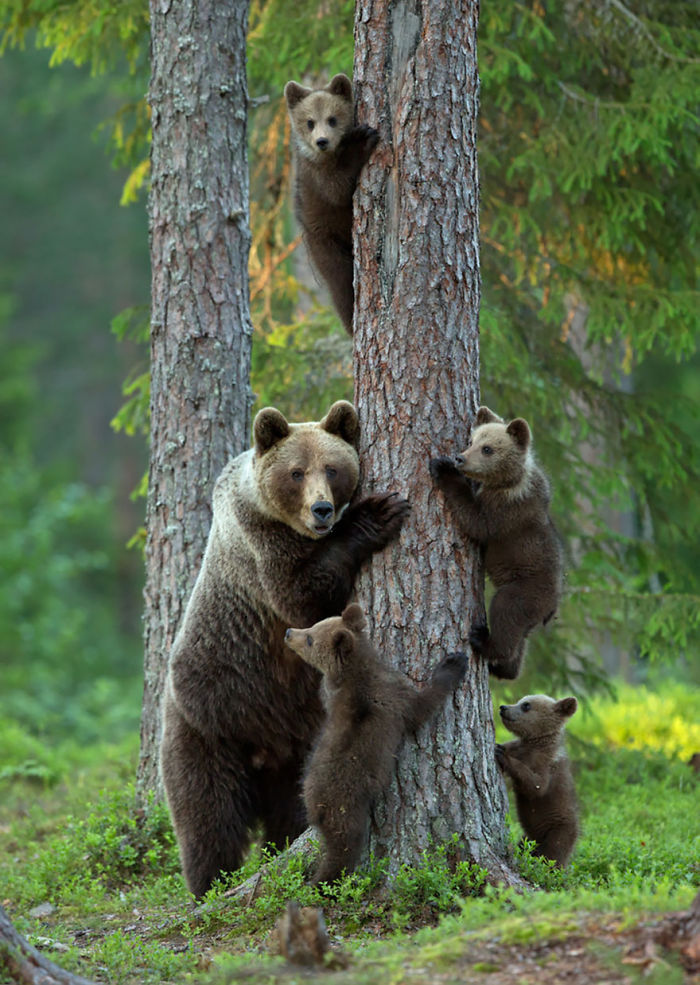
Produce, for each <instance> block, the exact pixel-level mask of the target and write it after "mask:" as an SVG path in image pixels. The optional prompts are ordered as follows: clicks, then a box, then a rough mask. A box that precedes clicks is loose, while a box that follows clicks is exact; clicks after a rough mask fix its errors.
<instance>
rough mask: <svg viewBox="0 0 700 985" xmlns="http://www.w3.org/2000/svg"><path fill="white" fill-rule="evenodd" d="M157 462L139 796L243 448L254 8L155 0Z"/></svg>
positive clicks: (151, 773)
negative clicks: (175, 652) (206, 554)
mask: <svg viewBox="0 0 700 985" xmlns="http://www.w3.org/2000/svg"><path fill="white" fill-rule="evenodd" d="M150 10H151V57H152V74H151V87H150V96H149V101H150V105H151V113H152V116H151V125H152V133H153V148H152V155H151V170H152V175H151V179H152V184H151V196H150V226H151V265H152V315H151V465H150V477H149V493H148V507H147V530H148V536H147V542H146V567H147V572H146V589H145V599H146V611H145V691H144V701H143V712H142V720H141V757H140V763H139V773H138V781H139V790H140V791H141V794H142V795H143V794H144V793H145V792H146V791H148V790H153V789H155V790H159V789H160V784H159V780H158V746H159V742H160V733H161V696H162V692H163V684H164V680H165V672H166V667H167V658H168V653H169V651H170V648H171V645H172V642H173V638H174V635H175V632H176V631H177V628H178V625H179V623H180V621H181V617H182V615H183V611H184V606H185V604H186V601H187V599H188V597H189V594H190V590H191V588H192V585H193V583H194V580H195V577H196V575H197V571H198V569H199V565H200V562H201V558H202V554H203V551H204V547H205V544H206V539H207V534H208V532H209V525H210V520H211V495H212V488H213V484H214V480H215V479H216V477H217V475H218V474H219V472H220V471H221V469H222V468H223V466H224V465H225V463H226V462H227V461H228V459H229V458H231V457H232V456H233V455H236V454H238V453H239V452H240V451H242V450H243V449H244V448H246V447H247V445H248V428H249V419H250V410H251V405H252V398H251V393H250V384H249V370H250V348H251V337H252V326H251V323H250V314H249V307H248V251H249V246H250V231H249V226H248V167H247V155H246V124H247V87H246V72H245V50H246V47H245V46H246V28H247V20H248V4H247V2H246V0H231V2H228V3H220V2H219V3H217V2H214V0H209V2H207V0H188V2H185V0H182V2H180V3H173V2H172V0H151V3H150Z"/></svg>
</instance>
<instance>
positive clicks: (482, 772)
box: [354, 0, 512, 880]
mask: <svg viewBox="0 0 700 985" xmlns="http://www.w3.org/2000/svg"><path fill="white" fill-rule="evenodd" d="M477 12H478V4H477V3H476V2H473V0H450V2H445V0H412V2H398V3H395V4H385V3H379V2H375V0H358V3H357V5H356V12H355V70H354V81H355V86H356V92H357V97H358V118H359V121H360V122H366V123H369V124H370V125H373V126H376V127H377V128H378V129H379V130H380V133H381V137H382V141H381V143H380V144H379V147H378V148H377V150H376V151H375V153H374V155H373V157H372V159H371V161H370V163H369V165H368V167H367V169H366V171H365V173H364V176H363V177H362V179H361V182H360V187H359V189H358V192H357V195H356V199H355V230H354V232H355V335H354V340H355V346H354V348H355V401H356V404H357V408H358V411H359V414H360V419H361V422H362V447H361V450H360V457H361V461H362V466H363V473H364V486H363V491H364V493H368V492H370V491H371V490H372V489H373V488H375V487H376V488H377V489H395V490H398V491H399V492H400V493H401V494H402V495H405V496H407V497H408V498H409V499H410V501H411V503H412V507H413V509H412V513H411V516H410V517H409V519H408V521H407V523H406V525H405V527H404V530H403V531H402V534H401V540H400V542H399V543H398V544H397V545H395V546H394V547H392V548H390V549H389V550H386V551H383V552H382V553H380V554H376V555H374V558H373V560H372V564H371V567H370V568H369V569H368V571H367V572H366V573H365V574H363V576H362V579H361V582H360V584H359V586H358V588H359V593H358V594H359V598H360V599H361V601H362V602H363V603H365V604H366V605H367V607H368V609H369V613H370V620H371V623H372V624H373V625H372V635H373V639H374V640H375V641H376V643H377V644H378V646H379V647H380V648H381V649H382V650H383V651H384V652H385V653H386V654H387V656H388V657H390V658H391V659H392V660H393V661H394V662H395V663H396V665H397V666H398V667H400V669H402V670H404V671H407V672H408V673H409V674H410V676H411V677H412V678H413V679H414V680H415V681H416V682H418V683H421V682H423V681H426V680H427V679H428V678H429V676H430V672H431V670H432V668H433V667H434V666H435V665H436V664H437V662H438V661H439V660H440V659H441V658H442V657H443V656H444V655H445V654H446V653H448V652H451V651H454V650H464V649H467V644H466V640H467V637H468V632H469V627H470V624H471V622H472V620H473V619H474V617H475V616H477V615H478V614H479V613H480V612H481V611H482V605H483V603H482V575H481V569H480V565H479V563H478V558H477V555H476V552H475V551H474V550H472V549H470V548H469V547H468V546H467V545H463V544H461V543H460V542H459V537H458V535H457V534H456V531H455V528H454V526H453V524H452V521H451V518H450V516H449V515H448V514H447V513H446V509H445V506H444V504H443V500H442V496H441V495H440V494H438V493H437V492H436V490H435V488H434V486H433V483H432V481H431V479H430V475H429V473H428V460H429V459H430V458H431V457H432V456H433V455H435V454H437V453H443V454H445V453H448V454H449V453H453V454H454V453H456V452H457V450H460V451H461V450H462V449H463V448H464V447H465V445H466V442H467V436H468V430H469V427H468V426H469V422H470V420H471V418H472V417H473V415H474V412H475V410H476V407H477V406H478V402H479V335H478V313H479V290H480V283H479V243H478V235H479V220H478V173H477V162H476V122H477V108H478V77H477V63H476V28H477ZM493 744H494V727H493V718H492V711H491V698H490V693H489V683H488V673H487V669H486V667H485V666H483V665H482V664H481V663H480V662H479V661H478V659H477V658H474V657H472V658H471V660H470V665H469V670H468V673H467V678H466V685H465V687H464V688H463V689H462V690H461V692H460V695H459V696H458V697H457V698H456V699H455V701H454V702H452V701H450V702H448V704H447V706H446V709H445V714H443V715H440V716H439V718H438V719H437V720H436V722H435V724H433V725H430V726H427V727H425V728H423V729H422V730H421V731H420V733H419V735H418V741H417V742H416V741H413V740H410V741H407V742H406V743H405V744H404V747H403V751H402V754H401V758H400V762H399V766H398V773H397V781H396V782H395V783H394V784H393V786H392V788H391V790H390V791H389V792H388V794H387V796H386V798H385V799H384V801H383V802H382V803H381V804H379V805H378V808H377V809H376V810H375V817H374V819H373V831H372V836H371V845H370V847H371V848H372V849H373V850H374V852H375V854H376V855H378V856H385V855H388V856H389V857H390V859H391V862H390V874H393V873H394V872H395V871H396V868H397V867H398V865H399V864H400V863H401V862H407V863H413V864H416V863H417V862H418V861H419V859H420V852H421V850H422V849H424V848H425V847H426V845H427V844H428V839H429V836H431V835H432V836H433V838H434V840H435V841H436V842H438V843H439V842H442V841H444V840H445V839H446V838H448V837H449V836H450V835H452V833H453V832H457V833H458V834H459V835H460V837H461V850H462V852H463V854H464V855H465V856H469V857H471V858H473V859H475V860H477V861H478V862H480V863H481V864H482V865H484V866H485V867H487V868H488V869H489V870H490V872H491V874H492V875H494V876H496V877H499V878H504V877H505V878H506V879H508V880H511V877H512V873H511V872H510V870H509V869H508V867H507V865H506V864H505V859H504V857H505V822H504V815H505V811H506V807H507V800H506V794H505V786H504V783H503V780H502V778H501V776H500V774H499V771H498V769H497V767H496V763H495V760H494V756H493Z"/></svg>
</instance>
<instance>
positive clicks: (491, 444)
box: [455, 407, 531, 487]
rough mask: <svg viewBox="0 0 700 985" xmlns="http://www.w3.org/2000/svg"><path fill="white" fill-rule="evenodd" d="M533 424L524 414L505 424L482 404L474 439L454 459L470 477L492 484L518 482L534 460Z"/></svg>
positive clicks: (485, 483) (505, 485)
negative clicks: (530, 426)
mask: <svg viewBox="0 0 700 985" xmlns="http://www.w3.org/2000/svg"><path fill="white" fill-rule="evenodd" d="M530 442H531V436H530V428H529V427H528V425H527V422H526V421H524V420H523V419H522V418H521V417H518V418H516V419H515V420H514V421H511V422H510V424H506V423H505V422H504V421H503V420H501V418H500V417H497V416H496V414H493V413H492V412H491V411H490V410H489V409H488V407H480V408H479V411H478V413H477V416H476V427H475V428H474V432H473V434H472V440H471V442H470V444H469V446H468V447H467V449H466V450H465V451H463V452H462V454H461V455H458V456H457V458H456V459H455V462H456V465H457V468H458V469H459V470H460V472H462V473H463V475H466V476H468V478H470V479H476V480H477V481H479V482H483V483H484V485H487V486H493V487H509V486H514V485H517V484H518V483H519V482H520V481H521V480H522V479H523V478H524V476H525V474H526V473H527V470H528V468H529V466H530V462H531V451H530Z"/></svg>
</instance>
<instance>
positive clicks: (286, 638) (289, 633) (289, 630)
mask: <svg viewBox="0 0 700 985" xmlns="http://www.w3.org/2000/svg"><path fill="white" fill-rule="evenodd" d="M291 636H292V631H291V629H288V630H287V632H286V633H285V634H284V638H285V640H288V639H291Z"/></svg>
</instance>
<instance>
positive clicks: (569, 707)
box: [554, 698, 578, 718]
mask: <svg viewBox="0 0 700 985" xmlns="http://www.w3.org/2000/svg"><path fill="white" fill-rule="evenodd" d="M554 707H555V708H556V711H557V714H559V715H561V717H562V718H571V716H572V715H573V713H574V712H575V711H576V709H577V708H578V701H577V700H576V698H562V699H561V701H557V703H556V704H555V706H554Z"/></svg>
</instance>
